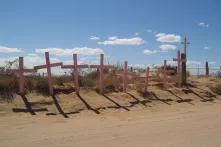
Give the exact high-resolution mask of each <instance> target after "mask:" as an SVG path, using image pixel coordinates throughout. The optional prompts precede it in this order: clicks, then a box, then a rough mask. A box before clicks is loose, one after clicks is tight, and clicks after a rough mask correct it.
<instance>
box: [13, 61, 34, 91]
mask: <svg viewBox="0 0 221 147" xmlns="http://www.w3.org/2000/svg"><path fill="white" fill-rule="evenodd" d="M27 72H30V73H34V72H36V70H34V69H24V58H23V57H19V68H18V69H13V70H10V73H16V74H18V77H19V78H18V84H19V94H20V95H23V94H24V93H25V76H24V73H27Z"/></svg>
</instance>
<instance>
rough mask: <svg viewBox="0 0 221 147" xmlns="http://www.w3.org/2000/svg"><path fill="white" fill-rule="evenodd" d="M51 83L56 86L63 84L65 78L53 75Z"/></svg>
mask: <svg viewBox="0 0 221 147" xmlns="http://www.w3.org/2000/svg"><path fill="white" fill-rule="evenodd" d="M52 80H53V84H54V85H57V86H64V82H65V79H64V77H53V78H52Z"/></svg>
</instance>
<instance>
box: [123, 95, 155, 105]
mask: <svg viewBox="0 0 221 147" xmlns="http://www.w3.org/2000/svg"><path fill="white" fill-rule="evenodd" d="M126 94H127V95H129V96H130V97H131V98H133V99H134V100H135V101H132V102H130V104H131V105H130V106H129V107H133V106H135V105H137V104H142V105H143V106H145V107H147V106H148V107H151V106H150V105H147V103H151V101H150V100H147V99H145V100H139V99H138V98H137V97H135V96H134V95H133V94H131V93H129V92H127V93H126Z"/></svg>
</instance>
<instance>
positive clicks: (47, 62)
mask: <svg viewBox="0 0 221 147" xmlns="http://www.w3.org/2000/svg"><path fill="white" fill-rule="evenodd" d="M45 60H46V65H39V66H34V69H35V70H38V69H44V68H47V73H48V88H49V94H50V95H53V94H54V90H53V84H52V77H51V67H56V66H62V62H58V63H50V58H49V52H45Z"/></svg>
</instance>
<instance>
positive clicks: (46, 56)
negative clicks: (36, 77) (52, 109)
mask: <svg viewBox="0 0 221 147" xmlns="http://www.w3.org/2000/svg"><path fill="white" fill-rule="evenodd" d="M45 60H46V65H47V73H48V88H49V93H50V94H51V95H53V94H54V92H53V86H52V79H51V67H50V59H49V52H46V53H45Z"/></svg>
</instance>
